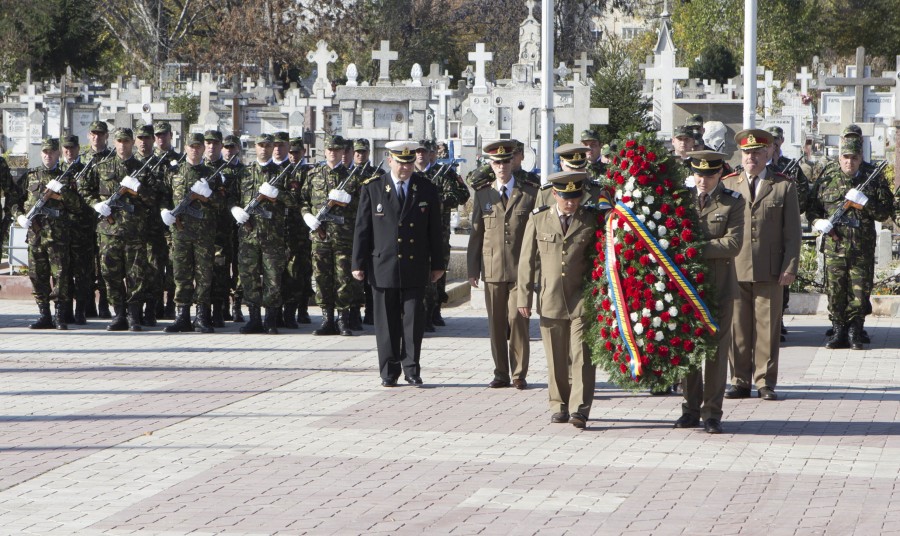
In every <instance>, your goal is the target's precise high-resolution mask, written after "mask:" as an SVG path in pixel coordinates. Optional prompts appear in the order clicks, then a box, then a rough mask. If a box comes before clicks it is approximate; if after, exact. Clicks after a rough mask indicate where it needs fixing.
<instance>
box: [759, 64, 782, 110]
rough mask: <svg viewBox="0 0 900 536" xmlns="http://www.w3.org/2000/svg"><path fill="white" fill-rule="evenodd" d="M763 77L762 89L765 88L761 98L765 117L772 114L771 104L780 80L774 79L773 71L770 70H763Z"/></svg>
mask: <svg viewBox="0 0 900 536" xmlns="http://www.w3.org/2000/svg"><path fill="white" fill-rule="evenodd" d="M764 74H765V78H763V89H764V90H765V97H764V100H763V110H764V112H763V113H765V115H766V117H768V116H770V115H772V106H773V104H774V103H775V90H776V89H778V88H780V87H781V80H775V73H773V72H772V71H769V70H766V71H765V73H764Z"/></svg>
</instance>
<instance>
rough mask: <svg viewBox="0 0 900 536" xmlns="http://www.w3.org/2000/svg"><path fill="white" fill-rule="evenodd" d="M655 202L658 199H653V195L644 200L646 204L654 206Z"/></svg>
mask: <svg viewBox="0 0 900 536" xmlns="http://www.w3.org/2000/svg"><path fill="white" fill-rule="evenodd" d="M654 201H656V198H655V197H653V196H652V195H648V196H647V197H645V198H644V202H645V203H647V204H648V205H652V204H653V202H654Z"/></svg>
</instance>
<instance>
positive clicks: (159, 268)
mask: <svg viewBox="0 0 900 536" xmlns="http://www.w3.org/2000/svg"><path fill="white" fill-rule="evenodd" d="M134 134H135V143H134V157H135V158H136V159H137V160H138V162H139V163H140V164H141V165H142V166H143V165H144V164H145V163H148V162H149V166H148V167H147V169H146V170H145V171H144V174H143V175H142V176H141V183H142V184H141V187H142V188H144V190H145V192H146V193H147V194H148V196H149V195H151V194H152V198H149V201H150V203H152V205H153V206H152V210H151V213H152V214H156V213H158V212H159V210H160V209H162V208H165V207H167V206H169V204H170V203H171V202H172V189H171V186H170V183H169V182H168V180H167V178H166V167H167V166H168V165H169V164H168V163H166V162H162V161H161V160H160V159H159V158H158V157H157V156H155V155H154V153H153V136H154V135H153V125H149V124H147V125H141V126H139V127H138V128H136V129H135V132H134ZM165 233H166V226H165V225H164V224H163V223H162V221H160V219H159V218H156V217H154V216H153V215H151V216H150V217H149V218H147V237H146V240H147V270H148V271H147V279H148V281H147V294H146V301H145V302H144V305H145V307H144V309H143V311H142V317H141V323H142V324H143V325H145V326H150V327H154V326H156V308H157V307H156V306H157V303H158V301H159V298H160V297H162V292H163V278H164V277H165V263H166V260H167V259H168V257H169V252H168V249H167V248H163V247H162V246H163V245H165Z"/></svg>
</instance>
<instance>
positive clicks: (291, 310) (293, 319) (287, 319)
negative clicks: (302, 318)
mask: <svg viewBox="0 0 900 536" xmlns="http://www.w3.org/2000/svg"><path fill="white" fill-rule="evenodd" d="M281 317H282V318H283V319H284V327H286V328H288V329H300V324H297V305H296V304H293V303H287V304H285V306H284V308H283V310H282V312H281Z"/></svg>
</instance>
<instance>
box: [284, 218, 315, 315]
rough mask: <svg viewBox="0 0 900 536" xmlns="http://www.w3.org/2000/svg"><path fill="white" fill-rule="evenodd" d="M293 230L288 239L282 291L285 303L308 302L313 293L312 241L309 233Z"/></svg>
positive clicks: (289, 232)
mask: <svg viewBox="0 0 900 536" xmlns="http://www.w3.org/2000/svg"><path fill="white" fill-rule="evenodd" d="M291 231H292V230H289V231H288V233H287V234H288V238H287V239H286V242H287V244H286V245H287V266H286V267H285V270H284V276H283V277H282V279H281V293H282V295H283V297H284V303H291V304H296V303H306V302H307V301H308V300H309V297H310V296H311V295H312V272H313V269H312V242H311V241H310V240H309V234H308V233H305V232H303V231H302V230H298V231H297V232H291ZM298 236H299V237H301V238H298Z"/></svg>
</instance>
